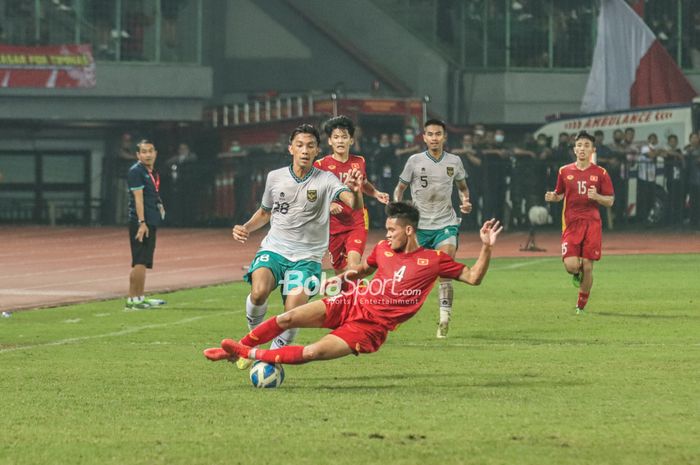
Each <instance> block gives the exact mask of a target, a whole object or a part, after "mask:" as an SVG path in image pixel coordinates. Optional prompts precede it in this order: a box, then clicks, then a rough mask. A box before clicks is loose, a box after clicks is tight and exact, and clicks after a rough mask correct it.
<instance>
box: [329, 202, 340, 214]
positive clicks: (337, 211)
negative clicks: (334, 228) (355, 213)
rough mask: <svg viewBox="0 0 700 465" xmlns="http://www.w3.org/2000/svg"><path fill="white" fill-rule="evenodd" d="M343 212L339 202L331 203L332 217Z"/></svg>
mask: <svg viewBox="0 0 700 465" xmlns="http://www.w3.org/2000/svg"><path fill="white" fill-rule="evenodd" d="M342 211H343V206H342V205H340V204H339V203H338V202H331V215H338V214H340V213H341V212H342Z"/></svg>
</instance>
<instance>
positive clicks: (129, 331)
mask: <svg viewBox="0 0 700 465" xmlns="http://www.w3.org/2000/svg"><path fill="white" fill-rule="evenodd" d="M241 312H242V310H233V311H228V312H217V313H212V314H208V315H200V316H195V317H191V318H185V319H183V320H178V321H173V322H170V323H156V324H150V325H144V326H136V327H134V328H128V329H123V330H121V331H114V332H112V333H105V334H95V335H93V336H83V337H71V338H68V339H59V340H58V341H53V342H45V343H42V344H34V345H30V346H19V347H9V348H7V349H0V354H4V353H8V352H17V351H20V350H30V349H36V348H39V347H51V346H61V345H66V344H73V343H76V342H82V341H89V340H91V339H102V338H105V337H119V336H126V335H127V334H133V333H138V332H140V331H144V330H147V329H157V328H166V327H168V326H173V325H182V324H186V323H192V322H193V321H198V320H203V319H205V318H211V317H215V316H222V315H231V314H234V313H241Z"/></svg>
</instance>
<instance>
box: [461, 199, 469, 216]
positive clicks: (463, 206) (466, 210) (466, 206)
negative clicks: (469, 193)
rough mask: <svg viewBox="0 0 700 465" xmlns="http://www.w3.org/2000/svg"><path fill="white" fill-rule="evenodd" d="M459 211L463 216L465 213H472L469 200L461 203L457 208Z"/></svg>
mask: <svg viewBox="0 0 700 465" xmlns="http://www.w3.org/2000/svg"><path fill="white" fill-rule="evenodd" d="M459 211H461V212H462V213H464V214H465V215H466V214H467V213H471V211H472V204H471V202H470V201H469V200H462V203H461V204H460V206H459Z"/></svg>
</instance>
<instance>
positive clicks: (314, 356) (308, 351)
mask: <svg viewBox="0 0 700 465" xmlns="http://www.w3.org/2000/svg"><path fill="white" fill-rule="evenodd" d="M302 356H303V357H304V360H306V361H307V362H311V361H313V360H322V358H321V357H322V356H323V350H319V348H318V347H314V346H312V345H311V346H306V347H304V351H303V352H302Z"/></svg>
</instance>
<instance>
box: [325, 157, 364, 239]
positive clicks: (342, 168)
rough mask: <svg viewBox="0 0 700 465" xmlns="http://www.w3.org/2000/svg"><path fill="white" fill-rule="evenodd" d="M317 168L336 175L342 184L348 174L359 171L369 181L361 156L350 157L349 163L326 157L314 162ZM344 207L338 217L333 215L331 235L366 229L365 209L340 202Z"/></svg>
mask: <svg viewBox="0 0 700 465" xmlns="http://www.w3.org/2000/svg"><path fill="white" fill-rule="evenodd" d="M314 166H316V168H319V169H322V170H324V171H330V172H331V173H333V174H335V175H336V177H337V178H338V179H340V182H345V179H346V177H347V175H348V172H349V171H351V170H353V169H357V170H360V172H361V173H362V176H364V178H365V179H367V168H366V165H365V159H364V157H361V156H359V155H350V156H349V157H348V159H347V161H345V162H342V161H338V160H336V159H335V158H333V155H326V156H325V157H323V158H321V159H319V160H316V161H315V162H314ZM338 203H340V205H341V206H342V207H343V211H342V212H340V213H339V214H337V215H331V225H330V234H331V235H333V234H338V233H341V232H345V231H350V230H352V229H355V228H365V209H364V208H360V209H357V210H356V209H353V208H350V207H348V206H347V205H345V204H344V203H342V202H338Z"/></svg>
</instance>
